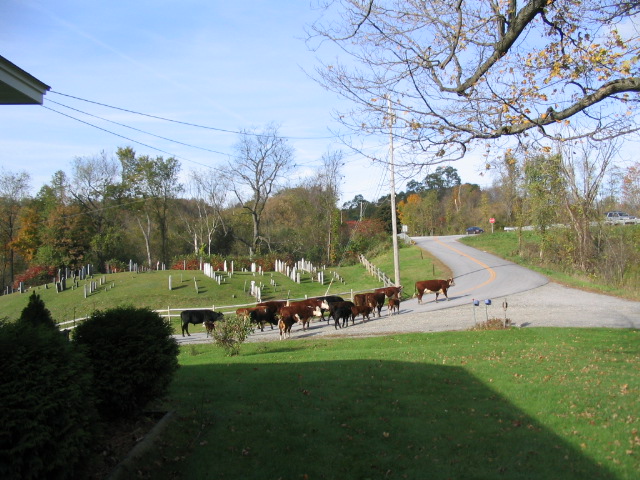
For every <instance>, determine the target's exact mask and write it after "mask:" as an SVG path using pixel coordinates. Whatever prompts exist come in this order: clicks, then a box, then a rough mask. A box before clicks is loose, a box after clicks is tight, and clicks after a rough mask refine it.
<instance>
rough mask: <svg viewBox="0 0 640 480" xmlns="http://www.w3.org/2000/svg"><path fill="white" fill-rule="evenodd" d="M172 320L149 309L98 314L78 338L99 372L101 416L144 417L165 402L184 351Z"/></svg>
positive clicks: (77, 331)
mask: <svg viewBox="0 0 640 480" xmlns="http://www.w3.org/2000/svg"><path fill="white" fill-rule="evenodd" d="M172 332H173V328H172V326H171V323H170V321H169V320H165V319H163V318H162V317H161V316H160V315H159V314H157V313H155V312H153V311H151V310H149V309H148V308H135V307H131V306H121V307H116V308H113V309H109V310H105V311H96V312H94V313H93V314H92V315H91V316H90V317H89V318H88V319H87V320H86V321H85V322H83V323H81V324H80V325H78V327H76V329H75V331H74V335H73V338H74V340H75V341H76V343H77V344H78V345H80V346H83V347H84V348H85V354H86V355H87V357H88V358H89V361H90V363H91V365H92V367H93V372H94V389H95V393H96V397H97V402H96V405H97V407H98V410H99V412H100V413H101V414H102V415H103V416H104V417H105V418H109V419H113V418H125V417H129V416H133V415H135V414H137V413H139V412H141V411H143V410H144V409H145V408H146V406H147V405H148V404H149V403H150V402H151V401H153V400H156V399H158V398H160V397H162V396H163V395H164V394H165V393H166V392H167V389H168V387H169V384H170V383H171V380H172V378H173V374H174V373H175V371H176V370H177V368H178V359H177V356H178V353H179V347H178V344H177V343H176V341H175V339H174V338H173V337H172V336H171V334H172Z"/></svg>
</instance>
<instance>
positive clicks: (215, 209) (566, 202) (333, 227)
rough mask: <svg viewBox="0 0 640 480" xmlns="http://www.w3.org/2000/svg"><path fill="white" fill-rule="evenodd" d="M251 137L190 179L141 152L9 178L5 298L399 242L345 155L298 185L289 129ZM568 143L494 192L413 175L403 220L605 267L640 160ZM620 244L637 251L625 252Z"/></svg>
mask: <svg viewBox="0 0 640 480" xmlns="http://www.w3.org/2000/svg"><path fill="white" fill-rule="evenodd" d="M245 133H246V134H244V135H241V136H240V140H239V142H238V144H237V145H236V156H235V158H234V159H233V160H230V161H229V163H228V165H225V166H222V167H220V168H219V169H213V168H211V169H203V170H201V171H193V172H190V174H189V175H187V177H186V178H187V180H186V181H184V182H182V181H181V180H180V179H181V178H182V177H181V176H180V171H181V164H180V162H179V161H178V160H177V159H175V158H173V157H172V158H163V157H162V156H157V157H151V156H148V155H140V154H138V153H137V152H135V150H134V149H133V148H131V147H122V148H118V149H117V151H116V153H115V156H113V157H109V156H108V155H106V154H105V153H104V152H103V153H100V154H98V155H96V156H93V157H85V158H80V157H78V158H75V159H74V160H73V162H72V171H71V172H70V174H67V173H65V172H63V171H57V172H56V173H55V174H54V175H53V177H52V179H51V181H50V182H49V183H48V184H46V185H43V186H42V187H41V188H40V190H39V191H38V192H37V193H36V194H35V195H30V193H29V192H30V182H29V175H28V174H27V173H25V172H18V173H16V172H9V171H2V173H1V175H0V225H1V226H2V230H1V235H2V236H1V245H2V283H3V291H5V289H6V287H7V286H11V287H15V284H16V282H17V280H26V281H32V282H36V281H40V282H48V281H50V280H51V276H52V274H53V272H55V271H57V269H58V268H61V267H70V268H74V269H75V268H81V267H82V266H83V265H85V264H88V263H90V264H92V265H93V266H94V269H95V270H96V271H99V272H104V271H106V270H107V269H111V270H113V269H116V270H118V269H120V270H122V269H125V268H127V266H128V264H129V262H130V261H133V262H135V263H137V264H139V265H144V266H146V267H149V268H152V269H155V268H158V267H159V266H160V265H162V266H164V268H171V266H172V265H173V264H174V263H176V262H178V260H179V262H178V263H179V264H180V265H182V261H183V260H184V259H187V258H192V259H197V258H202V257H205V256H207V257H210V256H211V255H222V256H235V257H241V256H245V257H253V256H256V255H266V254H277V255H280V256H283V257H287V256H289V257H291V258H301V257H304V258H306V259H309V260H311V261H313V262H317V263H324V264H336V263H344V262H350V261H352V260H353V259H354V258H356V257H357V255H358V254H360V253H365V254H366V253H367V252H371V251H374V250H375V249H376V248H387V247H388V246H389V241H390V238H391V232H392V226H391V225H392V222H391V202H390V195H389V194H388V195H385V196H382V197H380V198H379V199H377V200H374V201H368V200H365V199H364V198H363V197H362V195H356V196H355V197H354V199H353V200H351V201H348V202H345V203H344V204H342V205H338V199H339V179H340V164H341V162H342V154H341V153H340V152H330V153H327V154H325V155H324V156H323V158H322V166H321V167H320V168H319V169H318V170H317V171H316V172H315V174H314V175H312V176H310V177H308V178H306V179H303V180H301V181H300V182H299V183H298V184H295V185H292V184H290V183H287V181H286V179H287V175H288V173H289V171H290V170H291V167H292V164H293V158H294V152H293V150H292V149H291V148H290V147H289V145H287V141H286V139H283V138H281V137H280V136H279V135H278V133H277V128H275V127H273V126H268V127H267V128H266V129H265V130H263V131H262V132H260V133H259V134H251V132H245ZM559 145H561V146H559V147H558V149H557V150H556V151H553V152H549V151H545V150H540V151H538V152H536V153H535V154H530V155H526V156H518V155H516V154H514V153H513V152H509V151H507V152H506V153H505V155H504V157H503V158H502V160H501V161H500V162H496V163H494V164H493V165H490V166H489V167H491V169H493V170H494V173H493V175H494V184H493V186H492V187H490V188H481V187H480V186H479V185H477V184H473V183H465V182H463V181H462V179H461V178H460V176H459V174H458V172H457V170H456V169H455V168H454V167H453V166H447V167H443V166H439V167H437V168H436V169H435V170H433V171H431V172H430V173H428V174H427V175H425V176H424V177H423V178H416V179H412V180H410V181H409V182H408V183H407V184H406V189H405V190H404V191H401V192H399V193H397V195H396V204H397V214H398V218H399V220H400V222H399V223H400V224H401V225H402V226H405V227H404V228H406V229H407V231H408V233H409V235H442V234H461V233H464V231H465V228H466V227H469V226H471V225H479V226H481V227H483V228H485V230H488V229H489V228H491V227H490V224H489V223H488V221H489V218H494V219H495V224H494V225H493V228H495V229H496V230H497V231H500V230H502V229H503V227H505V226H512V227H520V228H522V227H526V226H535V228H536V230H537V232H538V233H539V235H540V242H539V245H537V246H536V247H535V249H534V250H535V252H534V254H535V255H537V256H538V257H539V258H541V259H545V258H546V259H548V260H549V261H557V259H558V258H561V259H562V261H563V262H567V261H569V259H570V264H571V266H572V267H577V268H580V269H581V270H583V271H585V272H591V271H594V269H595V263H596V261H595V260H596V259H597V258H598V256H599V255H600V254H601V252H608V250H607V248H609V249H613V248H614V246H612V244H611V243H612V242H613V240H612V239H610V238H606V236H604V235H603V233H602V232H599V233H596V232H595V231H594V229H593V225H592V222H593V221H595V220H597V219H598V218H599V217H601V213H602V212H603V211H604V210H607V209H614V208H626V209H628V210H629V211H630V212H632V213H640V164H638V163H637V162H636V163H635V164H634V165H632V166H630V167H627V168H626V169H620V168H617V167H616V166H615V165H614V163H613V158H614V154H615V152H616V151H617V150H616V144H615V142H611V143H610V144H609V145H610V147H609V149H608V150H607V149H604V148H603V146H602V144H599V145H597V146H595V145H591V146H588V144H585V143H584V142H580V143H579V144H578V145H573V146H572V148H570V149H568V150H567V149H563V148H562V145H566V144H564V143H563V144H559ZM580 149H582V150H580ZM556 224H563V225H566V226H568V227H569V228H568V229H567V230H566V232H568V233H566V235H565V237H563V238H559V237H558V235H557V234H552V232H553V229H552V227H553V226H554V225H556ZM520 231H521V230H520ZM603 231H604V230H603ZM558 243H560V244H562V245H563V246H562V248H560V247H559V245H558ZM381 246H382V247H381ZM520 247H521V250H522V251H523V252H524V251H525V250H527V248H529V249H530V248H531V247H530V246H527V245H526V244H525V243H524V242H523V243H521V245H520ZM615 248H617V251H620V249H621V248H627V249H628V248H631V249H633V247H624V242H623V245H618V244H616V246H615ZM567 252H570V255H567ZM612 252H613V250H612ZM612 252H609V253H607V255H613V253H612Z"/></svg>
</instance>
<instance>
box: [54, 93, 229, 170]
mask: <svg viewBox="0 0 640 480" xmlns="http://www.w3.org/2000/svg"><path fill="white" fill-rule="evenodd" d="M42 108H46V109H47V110H50V111H52V112H55V113H57V114H59V115H62V116H64V117H67V118H70V119H72V120H75V121H77V122H80V123H84V124H85V125H89V126H90V127H93V128H97V129H98V130H101V131H103V132H106V133H110V134H111V135H115V136H116V137H120V138H123V139H125V140H128V141H130V142H134V143H137V144H138V145H142V146H143V147H147V148H150V149H152V150H156V151H158V152H161V153H166V154H167V155H170V156H171V157H174V158H179V159H182V160H186V161H187V162H191V163H195V164H196V165H201V166H203V167H207V168H213V167H212V166H211V165H206V164H204V163H201V162H196V161H195V160H191V159H189V158H185V157H181V156H179V155H174V154H173V153H171V152H167V151H166V150H162V149H160V148H157V147H153V146H151V145H148V144H146V143H143V142H140V141H138V140H134V139H133V138H129V137H126V136H124V135H121V134H119V133H116V132H112V131H111V130H107V129H106V128H102V127H99V126H97V125H94V124H93V123H90V122H87V121H85V120H81V119H79V118H76V117H74V116H72V115H68V114H66V113H63V112H61V111H59V110H55V109H53V108H50V107H46V106H44V105H42ZM223 155H225V154H223Z"/></svg>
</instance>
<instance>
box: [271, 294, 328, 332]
mask: <svg viewBox="0 0 640 480" xmlns="http://www.w3.org/2000/svg"><path fill="white" fill-rule="evenodd" d="M310 300H311V299H308V300H302V301H299V302H292V303H291V304H290V305H287V306H285V307H282V308H281V309H280V313H279V315H280V318H281V319H286V318H288V317H291V318H293V319H294V320H296V321H298V322H299V323H301V324H302V330H306V329H307V326H308V325H309V324H310V323H311V319H312V318H313V317H314V316H316V315H317V316H320V305H318V304H316V305H313V304H314V303H320V302H319V301H318V302H313V301H310ZM292 325H293V324H292ZM289 330H291V327H289Z"/></svg>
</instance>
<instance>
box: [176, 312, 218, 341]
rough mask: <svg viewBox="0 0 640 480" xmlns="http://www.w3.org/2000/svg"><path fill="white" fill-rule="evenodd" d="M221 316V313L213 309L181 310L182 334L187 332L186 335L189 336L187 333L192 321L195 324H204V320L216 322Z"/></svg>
mask: <svg viewBox="0 0 640 480" xmlns="http://www.w3.org/2000/svg"><path fill="white" fill-rule="evenodd" d="M223 318H224V314H223V313H221V312H214V311H213V310H183V311H182V313H181V314H180V320H181V321H182V336H183V337H184V332H187V335H189V336H191V334H190V333H189V324H190V323H193V324H194V325H197V324H198V323H202V324H204V322H216V321H218V320H222V319H223Z"/></svg>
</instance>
